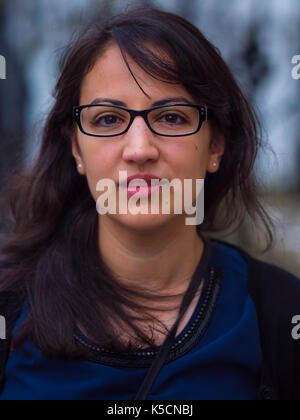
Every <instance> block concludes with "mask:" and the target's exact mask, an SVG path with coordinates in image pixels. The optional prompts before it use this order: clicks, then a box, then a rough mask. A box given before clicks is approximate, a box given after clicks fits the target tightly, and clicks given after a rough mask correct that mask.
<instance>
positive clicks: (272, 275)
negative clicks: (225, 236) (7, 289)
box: [0, 241, 300, 400]
mask: <svg viewBox="0 0 300 420" xmlns="http://www.w3.org/2000/svg"><path fill="white" fill-rule="evenodd" d="M216 242H219V243H222V244H224V245H226V246H230V247H232V248H234V249H236V250H237V251H239V252H240V254H241V255H242V256H243V257H244V258H245V260H246V261H247V262H248V273H249V281H248V285H249V293H250V296H251V297H252V299H253V302H254V304H255V307H256V312H257V316H258V323H259V331H260V340H261V347H262V353H263V369H262V378H261V384H260V388H259V390H258V397H257V399H258V400H300V339H299V340H297V339H295V338H293V335H292V331H293V329H294V328H295V325H294V324H293V323H292V320H293V318H294V317H295V316H300V279H298V278H296V277H295V276H293V275H292V274H290V273H289V272H287V271H285V270H283V269H281V268H279V267H277V266H275V265H273V264H269V263H266V262H262V261H260V260H258V259H256V258H253V257H252V256H251V255H249V254H248V253H247V252H245V251H244V250H243V249H241V248H240V247H237V246H234V245H231V244H228V243H227V242H223V241H216ZM22 305H23V299H22V297H16V296H14V295H13V294H10V293H5V294H2V295H0V315H3V316H5V318H6V322H7V331H8V336H7V339H6V340H0V393H1V390H2V388H3V386H4V384H5V366H6V363H7V360H8V357H9V348H10V331H11V330H12V328H13V326H14V324H15V322H16V320H17V319H18V317H19V315H20V312H21V310H22Z"/></svg>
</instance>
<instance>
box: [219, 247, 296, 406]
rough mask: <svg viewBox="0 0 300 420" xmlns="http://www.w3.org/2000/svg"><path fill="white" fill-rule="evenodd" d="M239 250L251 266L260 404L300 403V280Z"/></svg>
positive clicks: (250, 291)
mask: <svg viewBox="0 0 300 420" xmlns="http://www.w3.org/2000/svg"><path fill="white" fill-rule="evenodd" d="M216 242H219V243H221V244H224V245H226V246H230V247H231V248H234V249H236V250H237V251H238V252H239V253H240V254H241V255H242V257H243V258H244V259H245V260H246V261H247V263H248V273H249V281H248V285H249V294H250V296H251V298H252V300H253V302H254V304H255V308H256V312H257V317H258V323H259V331H260V341H261V347H262V354H263V371H262V379H261V384H260V389H259V395H258V398H259V399H260V400H300V340H298V341H296V340H294V339H293V337H292V329H293V325H292V319H293V317H294V316H295V315H300V280H299V279H298V278H296V277H295V276H293V275H292V274H290V273H289V272H287V271H285V270H283V269H281V268H279V267H277V266H275V265H273V264H270V263H267V262H263V261H260V260H258V259H256V258H254V257H252V256H250V255H249V254H248V253H247V252H246V251H244V250H243V249H242V248H240V247H238V246H235V245H232V244H229V243H227V242H224V241H216Z"/></svg>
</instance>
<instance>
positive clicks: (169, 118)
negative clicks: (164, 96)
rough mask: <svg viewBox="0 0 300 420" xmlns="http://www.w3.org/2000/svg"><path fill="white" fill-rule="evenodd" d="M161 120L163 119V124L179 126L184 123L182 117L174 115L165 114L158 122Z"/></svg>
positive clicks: (184, 120)
mask: <svg viewBox="0 0 300 420" xmlns="http://www.w3.org/2000/svg"><path fill="white" fill-rule="evenodd" d="M162 119H165V121H163V122H167V123H168V124H178V123H179V124H180V123H185V122H186V119H185V118H184V117H182V116H181V115H178V114H174V113H168V114H165V115H163V116H162V117H161V118H160V120H162Z"/></svg>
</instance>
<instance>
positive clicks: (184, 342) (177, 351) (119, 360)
mask: <svg viewBox="0 0 300 420" xmlns="http://www.w3.org/2000/svg"><path fill="white" fill-rule="evenodd" d="M202 281H204V287H203V292H202V293H201V296H200V299H199V302H198V304H197V307H196V309H195V311H194V313H193V315H192V318H191V319H190V321H189V323H188V324H187V326H186V327H185V328H184V330H183V331H182V332H181V333H180V334H179V336H178V337H177V338H176V340H175V342H174V344H173V345H172V347H171V349H170V353H169V356H168V358H167V360H166V363H169V362H171V361H173V360H176V359H177V358H179V357H181V356H183V355H184V354H186V353H187V352H188V351H190V349H191V348H192V347H194V346H195V345H196V344H197V343H198V342H199V341H200V340H201V338H202V337H203V335H204V334H205V332H206V330H207V328H208V327H209V324H210V322H211V320H212V317H213V315H214V312H215V309H216V306H217V302H218V299H219V296H220V293H221V288H222V282H223V272H222V270H220V269H219V268H215V267H211V268H210V270H209V275H208V278H207V279H205V278H203V280H202ZM74 338H75V340H76V341H77V342H78V344H79V345H82V346H85V347H88V348H89V350H90V352H89V355H88V356H87V359H88V360H89V361H92V362H95V363H101V364H104V365H108V366H114V367H149V366H150V365H151V364H152V362H153V360H154V358H155V357H156V355H157V353H158V351H159V349H160V347H157V348H153V349H144V350H139V351H135V352H130V353H113V352H109V351H107V350H105V349H104V348H99V347H97V345H95V344H94V343H92V342H91V341H90V340H89V339H87V338H86V337H85V336H84V335H83V334H82V333H80V334H74Z"/></svg>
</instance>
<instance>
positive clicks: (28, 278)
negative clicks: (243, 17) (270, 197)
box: [0, 7, 274, 358]
mask: <svg viewBox="0 0 300 420" xmlns="http://www.w3.org/2000/svg"><path fill="white" fill-rule="evenodd" d="M111 43H117V44H118V46H119V48H120V50H121V52H122V54H123V57H124V60H125V62H126V64H127V66H128V69H129V71H131V69H130V67H129V64H128V61H127V59H126V54H128V55H129V56H130V57H131V58H133V60H134V61H135V62H136V63H137V64H138V65H139V66H140V67H141V68H142V69H143V70H144V71H145V72H147V73H148V74H149V75H151V76H152V77H154V78H156V79H158V80H163V81H165V82H168V83H174V84H176V83H181V84H182V85H183V86H184V87H185V89H186V90H187V91H188V92H189V94H190V95H191V96H192V97H193V98H194V99H195V101H197V102H198V103H203V104H205V105H207V106H208V107H209V109H210V110H211V112H212V115H213V120H212V121H211V124H212V129H213V130H214V133H215V134H216V136H213V137H215V138H217V133H222V134H223V136H224V137H225V140H226V150H225V154H224V156H223V159H222V162H221V166H220V170H219V171H218V172H217V173H214V174H211V173H209V174H208V175H207V178H206V180H205V220H204V223H203V224H202V225H200V226H197V230H198V233H199V234H200V233H203V234H204V233H205V232H206V233H209V232H220V231H224V230H226V229H228V228H232V229H233V228H234V227H235V228H236V227H237V226H239V225H240V224H241V222H242V221H243V220H244V218H245V216H247V215H249V216H250V217H251V219H253V220H260V221H262V223H263V225H264V228H265V232H266V236H267V240H268V244H269V246H270V245H271V244H272V241H273V240H274V238H273V233H272V221H271V219H270V218H269V216H268V214H267V213H266V211H265V210H264V208H263V206H262V205H261V204H260V202H259V200H258V196H257V186H258V184H257V180H256V178H255V175H254V171H253V167H254V162H255V158H256V155H257V152H258V150H259V147H260V146H262V140H261V129H260V125H259V122H258V118H257V116H256V113H255V111H254V110H253V108H252V106H251V105H250V104H249V102H248V101H247V99H246V97H245V95H244V94H243V92H242V90H241V88H240V87H239V85H238V83H237V81H236V80H235V78H234V77H233V75H232V73H231V71H230V70H229V68H228V66H227V65H226V64H225V62H224V61H223V59H222V58H221V55H220V53H219V51H218V50H217V49H216V48H215V47H214V46H213V45H212V44H211V43H210V42H209V41H208V40H207V39H206V38H205V37H204V36H203V34H202V33H201V32H200V31H199V30H198V29H197V28H196V27H195V26H193V25H192V24H191V23H189V22H188V21H186V20H185V19H183V18H182V17H180V16H177V15H175V14H171V13H168V12H165V11H161V10H159V9H156V8H151V7H142V8H141V7H140V8H135V9H131V10H129V11H126V12H124V13H121V14H119V15H117V16H114V17H112V18H110V19H108V20H107V21H102V22H100V23H99V20H97V21H96V20H94V21H92V22H90V24H89V25H88V26H87V27H85V28H84V29H83V30H82V31H81V32H80V33H79V34H77V36H76V37H75V38H73V39H72V40H71V42H70V44H69V45H68V47H67V48H66V50H65V52H64V54H63V56H62V58H61V61H60V76H59V79H58V81H57V84H56V87H55V92H54V97H55V103H54V106H53V107H52V109H51V112H50V113H49V115H48V117H47V121H46V123H45V126H44V128H43V138H42V145H41V149H40V152H39V155H38V157H37V158H36V160H35V162H34V164H33V165H32V167H30V168H29V169H27V170H24V171H22V172H20V173H19V174H18V175H17V176H15V177H14V178H13V181H12V183H11V185H10V187H9V205H10V209H11V216H12V223H13V227H12V229H11V231H10V232H9V234H8V236H7V238H6V240H5V244H4V246H3V247H2V250H1V254H0V266H1V270H0V291H2V292H3V291H6V292H10V293H18V296H21V295H22V296H23V298H26V300H27V302H28V304H29V308H30V312H29V315H28V316H27V318H26V319H25V320H24V322H23V323H22V325H21V329H20V331H19V335H18V337H17V340H16V341H15V343H14V345H15V346H16V347H18V346H19V345H20V344H21V343H22V342H23V341H24V340H25V339H28V338H30V339H31V340H32V342H33V343H34V344H35V345H36V346H37V347H38V348H40V349H41V351H42V352H43V353H44V354H45V355H47V356H59V357H68V358H75V357H81V356H83V355H84V354H85V350H84V349H83V348H79V347H78V345H77V344H76V342H75V341H74V337H73V334H74V329H75V328H76V326H77V325H78V322H80V324H81V326H83V327H84V329H85V331H86V332H87V334H88V335H89V337H90V338H91V339H92V340H93V341H95V342H96V343H97V344H98V345H99V346H100V347H105V348H107V349H110V350H113V351H119V352H122V351H130V350H132V349H133V348H138V347H139V345H140V344H143V345H145V344H146V345H149V346H153V345H154V342H153V340H152V338H150V337H149V335H148V334H146V333H145V331H144V330H142V329H140V328H139V327H138V326H137V325H136V323H135V321H136V320H145V321H146V322H150V323H151V322H152V321H153V320H154V321H155V320H156V321H158V320H157V319H156V318H155V317H153V315H150V314H149V313H148V312H147V310H148V309H150V306H147V305H146V304H145V305H142V304H139V303H137V299H135V298H136V297H139V298H142V299H144V300H145V302H148V299H149V301H150V302H151V300H153V299H156V300H162V301H164V300H167V301H169V299H170V297H169V298H167V297H166V296H159V295H158V294H154V293H153V292H151V293H150V292H149V290H145V289H143V288H142V287H141V288H140V289H138V290H137V289H135V290H131V289H130V288H129V287H127V286H124V285H122V284H121V282H119V281H118V278H116V277H114V275H113V274H112V273H111V272H110V270H109V268H108V267H107V266H105V264H104V262H103V261H102V260H101V257H100V252H99V248H98V245H97V244H98V241H97V239H98V238H97V237H98V216H99V215H98V213H97V211H96V206H95V201H94V199H93V198H92V196H91V193H90V191H89V188H88V184H87V181H86V178H85V177H82V176H80V175H79V174H78V172H77V169H76V163H75V160H74V158H73V155H72V149H71V138H72V136H73V135H74V133H75V132H76V125H75V122H74V119H73V116H72V108H73V106H76V105H78V104H79V92H80V87H81V83H82V81H83V78H84V77H85V75H86V74H87V73H88V72H89V71H90V70H91V69H92V67H93V65H94V64H95V62H96V60H97V59H98V58H99V57H100V56H101V54H103V52H104V50H105V49H106V48H107V47H108V46H109V45H111ZM147 45H148V46H149V45H152V46H154V47H158V48H157V50H156V51H164V52H165V53H166V54H159V55H157V54H156V53H155V50H151V49H149V47H147ZM131 74H132V76H133V77H135V76H134V74H133V73H132V71H131ZM135 80H136V79H135ZM136 83H138V82H137V80H136ZM140 88H141V87H140ZM141 89H142V88H141ZM144 93H145V92H144ZM145 94H146V93H145ZM177 296H179V295H177ZM128 308H130V310H131V313H129V311H128ZM151 310H152V311H153V310H154V309H153V308H152V307H151ZM160 310H162V308H160ZM165 310H167V309H165ZM132 313H133V314H132ZM142 314H143V315H144V316H142ZM158 322H160V321H158ZM120 323H124V324H126V326H127V328H129V329H130V331H131V332H132V333H133V334H132V337H135V342H134V344H133V341H132V342H130V343H129V344H128V345H125V344H124V343H123V344H122V343H121V342H120V341H119V340H118V338H117V336H116V334H115V333H114V327H113V326H114V325H120ZM149 325H150V324H149ZM161 325H163V324H162V323H161Z"/></svg>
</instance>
